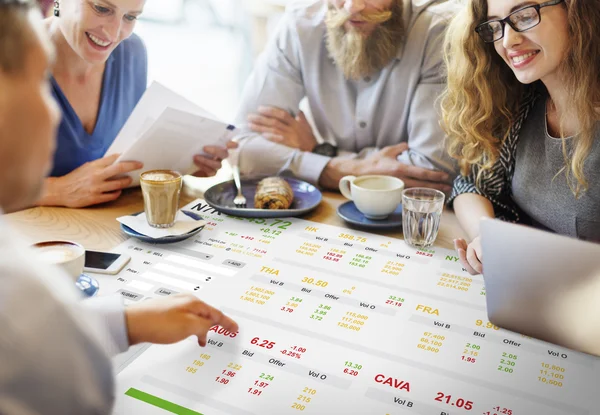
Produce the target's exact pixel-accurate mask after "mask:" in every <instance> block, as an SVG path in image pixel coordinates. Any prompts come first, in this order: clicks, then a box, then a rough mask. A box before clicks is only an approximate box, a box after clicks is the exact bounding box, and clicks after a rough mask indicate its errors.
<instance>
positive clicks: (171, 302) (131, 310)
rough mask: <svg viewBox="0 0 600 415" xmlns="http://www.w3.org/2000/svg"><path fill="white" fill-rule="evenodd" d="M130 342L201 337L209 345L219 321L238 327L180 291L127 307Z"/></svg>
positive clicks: (200, 343) (223, 324)
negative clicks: (209, 334) (210, 333)
mask: <svg viewBox="0 0 600 415" xmlns="http://www.w3.org/2000/svg"><path fill="white" fill-rule="evenodd" d="M125 319H126V322H127V332H128V336H129V344H130V345H132V346H133V345H135V344H138V343H155V344H171V343H177V342H179V341H181V340H184V339H187V338H188V337H190V336H193V335H195V336H197V337H198V344H199V345H200V346H202V347H204V346H206V341H207V339H206V338H207V335H208V331H209V330H210V328H211V327H213V326H216V325H219V326H221V327H223V328H224V329H225V330H229V331H231V332H236V331H238V325H237V323H236V322H235V321H233V320H232V319H230V318H229V317H227V316H225V315H224V314H223V313H222V312H220V311H219V310H217V309H216V308H213V307H211V306H209V305H208V304H206V303H204V302H203V301H200V300H199V299H198V298H196V297H195V296H194V295H192V294H178V295H174V296H170V297H165V298H161V299H155V300H152V301H144V302H142V303H140V304H135V305H131V306H129V307H127V308H126V309H125Z"/></svg>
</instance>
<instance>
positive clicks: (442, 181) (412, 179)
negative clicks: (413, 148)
mask: <svg viewBox="0 0 600 415" xmlns="http://www.w3.org/2000/svg"><path fill="white" fill-rule="evenodd" d="M407 150H408V144H407V143H400V144H396V145H393V146H389V147H384V148H383V149H381V150H379V151H377V152H376V153H373V154H371V155H370V156H369V157H367V158H365V159H364V160H361V161H360V165H359V168H358V170H359V171H358V172H357V173H358V174H357V175H361V176H362V175H368V174H382V175H386V176H394V177H398V178H399V179H402V181H404V185H405V187H406V188H409V187H429V188H432V189H437V190H441V191H442V192H444V193H448V192H450V191H451V190H452V186H450V185H449V181H450V176H449V175H448V174H447V173H444V172H441V171H435V170H429V169H424V168H422V167H417V166H410V165H407V164H403V163H401V162H399V161H398V159H397V158H398V156H399V155H400V154H402V153H404V152H405V151H407Z"/></svg>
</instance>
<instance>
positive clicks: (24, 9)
mask: <svg viewBox="0 0 600 415" xmlns="http://www.w3.org/2000/svg"><path fill="white" fill-rule="evenodd" d="M31 4H32V3H30V2H29V1H27V0H0V213H1V211H5V212H6V211H11V210H14V209H18V208H21V207H23V206H27V205H29V204H31V203H33V202H34V201H35V200H36V198H37V197H39V195H40V192H41V191H42V187H43V183H44V178H45V176H46V174H47V172H48V170H49V168H50V164H51V160H52V155H53V152H54V148H55V134H56V128H57V125H58V122H59V119H60V117H59V111H58V107H57V106H56V103H55V102H54V101H53V99H52V97H51V92H50V86H49V68H50V66H51V63H52V53H53V52H52V46H51V45H50V43H49V42H48V40H47V36H45V35H44V33H43V28H42V17H41V14H40V12H39V11H38V10H37V9H36V8H35V7H33V6H32V5H31ZM33 255H34V253H33V251H32V250H30V249H29V248H28V247H27V245H26V244H25V243H23V242H22V241H20V240H19V238H18V235H16V234H15V233H14V232H12V231H11V230H10V229H9V228H8V226H7V224H6V222H5V221H4V220H3V218H2V216H0V284H1V287H2V289H1V290H0V368H2V369H1V370H0V414H3V415H13V414H15V415H16V414H18V415H37V414H60V415H68V414H78V415H84V414H94V415H98V414H109V413H110V412H111V410H112V406H113V402H114V379H113V373H112V364H111V360H110V357H109V356H110V355H111V354H116V353H119V352H123V351H125V350H126V349H127V348H128V347H129V346H131V345H134V344H137V343H143V342H150V343H161V344H166V343H174V342H177V341H180V340H183V339H185V338H187V337H189V336H192V335H196V336H198V343H199V344H200V345H201V346H204V345H205V344H206V337H207V333H208V330H209V329H210V328H211V327H212V326H214V325H220V326H223V327H224V328H226V329H227V330H232V331H236V330H237V329H238V328H237V324H236V323H235V322H234V321H233V320H231V319H229V318H228V317H226V316H224V315H223V314H222V313H221V312H220V311H218V310H216V309H214V308H212V307H210V306H209V305H207V304H205V303H203V302H202V301H200V300H198V299H197V298H196V297H194V296H192V295H182V296H175V297H169V298H166V299H164V300H161V301H146V302H144V303H142V304H139V305H134V306H130V307H127V308H126V309H125V308H124V307H123V305H122V302H121V300H120V299H119V298H118V297H107V298H98V299H94V300H86V301H81V296H80V295H78V292H77V290H76V288H75V287H74V285H73V283H72V282H70V281H69V279H68V278H67V277H66V276H65V275H63V274H62V273H61V272H60V271H59V270H58V269H54V268H52V267H49V266H43V265H41V264H38V263H36V262H35V261H34V260H33Z"/></svg>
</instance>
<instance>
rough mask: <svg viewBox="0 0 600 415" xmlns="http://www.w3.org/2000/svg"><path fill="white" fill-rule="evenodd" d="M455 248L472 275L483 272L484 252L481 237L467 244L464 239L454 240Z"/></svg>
mask: <svg viewBox="0 0 600 415" xmlns="http://www.w3.org/2000/svg"><path fill="white" fill-rule="evenodd" d="M454 249H456V252H457V253H458V258H459V259H460V263H461V264H462V265H463V267H465V269H466V270H467V271H468V272H469V274H471V275H477V274H481V273H483V265H482V264H481V262H482V261H483V253H482V250H481V237H479V236H478V237H476V238H475V239H473V240H472V241H471V243H470V244H468V245H467V241H465V240H464V239H455V240H454Z"/></svg>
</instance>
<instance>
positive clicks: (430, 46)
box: [236, 0, 458, 192]
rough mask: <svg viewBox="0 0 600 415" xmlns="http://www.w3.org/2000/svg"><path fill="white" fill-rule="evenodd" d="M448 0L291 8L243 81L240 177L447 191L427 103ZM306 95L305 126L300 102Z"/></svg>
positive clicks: (327, 2)
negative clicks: (347, 180) (382, 181)
mask: <svg viewBox="0 0 600 415" xmlns="http://www.w3.org/2000/svg"><path fill="white" fill-rule="evenodd" d="M457 7H458V5H457V4H456V2H455V0H449V1H446V0H311V1H310V2H309V4H307V2H306V0H304V1H302V2H300V1H298V2H295V3H292V4H291V5H290V6H288V8H287V11H286V13H285V15H284V17H283V18H282V21H281V22H280V24H279V27H278V30H277V32H276V34H275V36H274V37H273V39H271V41H270V43H269V45H268V46H267V48H266V50H265V52H264V53H263V54H262V55H261V57H260V58H259V61H258V62H257V65H256V67H255V69H254V72H253V74H252V75H251V77H250V79H249V80H248V82H247V84H246V87H245V90H244V94H243V98H242V104H241V108H240V110H239V113H238V117H237V120H236V121H237V123H238V126H239V127H240V128H241V133H240V135H239V136H238V139H239V141H240V142H241V148H240V155H239V166H240V170H241V172H242V173H243V174H245V175H272V174H291V175H294V176H296V177H298V178H300V179H302V180H306V181H309V182H311V183H313V184H319V185H320V186H322V187H324V188H329V189H336V188H337V187H338V183H339V180H340V179H341V178H342V177H343V176H346V175H355V176H357V175H366V174H384V175H391V176H396V177H399V178H401V179H402V180H404V182H405V184H406V187H430V188H435V189H439V190H442V191H445V192H447V191H449V190H450V186H449V183H450V182H451V179H452V178H453V174H454V172H455V171H456V169H455V165H454V163H453V162H452V161H451V160H450V158H449V157H448V156H447V155H446V152H445V151H444V147H443V141H444V134H443V132H442V129H441V127H440V125H439V115H438V111H437V105H436V99H437V97H438V95H439V94H440V92H441V91H442V90H443V88H444V86H445V85H444V84H445V74H444V73H443V69H442V68H443V59H442V44H443V36H444V32H445V29H446V26H447V24H448V21H449V19H450V18H451V17H452V16H453V14H454V12H455V11H456V9H457ZM304 98H306V100H307V102H308V106H309V108H310V110H311V111H310V112H311V114H312V125H311V123H309V122H308V121H307V117H306V116H305V115H304V113H303V112H301V111H299V105H300V102H301V101H302V100H303V99H304Z"/></svg>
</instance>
